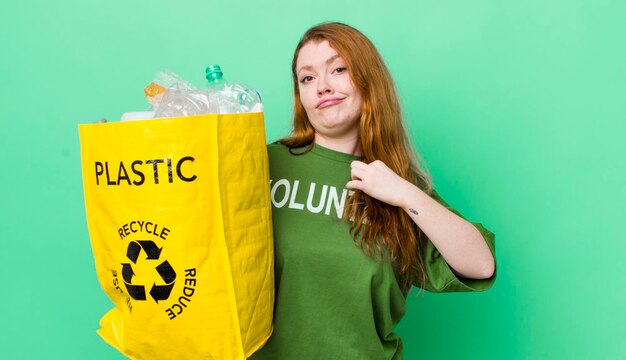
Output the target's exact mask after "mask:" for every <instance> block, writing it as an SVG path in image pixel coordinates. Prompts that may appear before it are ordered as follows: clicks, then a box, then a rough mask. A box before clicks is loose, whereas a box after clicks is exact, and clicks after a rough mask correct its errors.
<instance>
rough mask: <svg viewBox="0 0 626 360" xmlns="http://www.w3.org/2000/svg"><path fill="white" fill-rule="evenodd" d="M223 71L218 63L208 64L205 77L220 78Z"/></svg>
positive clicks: (210, 78) (211, 79)
mask: <svg viewBox="0 0 626 360" xmlns="http://www.w3.org/2000/svg"><path fill="white" fill-rule="evenodd" d="M223 75H224V73H223V72H222V69H221V68H220V66H219V65H209V66H207V67H206V70H205V77H206V79H207V80H208V81H215V80H220V79H221V78H222V76H223Z"/></svg>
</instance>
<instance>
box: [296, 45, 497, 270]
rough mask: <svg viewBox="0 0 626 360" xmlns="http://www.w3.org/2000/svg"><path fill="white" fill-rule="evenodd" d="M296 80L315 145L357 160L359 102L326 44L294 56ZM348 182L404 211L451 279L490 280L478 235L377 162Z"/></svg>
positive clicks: (487, 255) (357, 168) (356, 165)
mask: <svg viewBox="0 0 626 360" xmlns="http://www.w3.org/2000/svg"><path fill="white" fill-rule="evenodd" d="M296 74H297V76H298V82H299V91H300V101H301V102H302V105H303V106H304V108H305V110H306V112H307V116H308V118H309V121H310V122H311V125H312V126H313V128H314V129H315V143H317V144H319V145H321V146H324V147H326V148H329V149H332V150H336V151H340V152H344V153H350V154H355V155H359V154H360V142H359V118H360V113H361V107H362V105H363V101H362V98H361V96H360V94H359V92H358V91H357V90H356V89H355V87H354V84H353V83H352V80H351V79H350V75H349V73H348V71H347V69H346V65H345V62H344V61H343V59H341V57H339V56H338V55H337V53H336V51H335V50H334V49H333V48H332V47H331V46H330V45H329V43H328V42H327V41H322V42H309V43H307V44H305V45H304V46H303V47H302V48H301V49H300V52H299V53H298V59H297V61H296ZM351 177H352V179H351V180H350V181H349V182H348V183H347V184H346V188H348V189H352V190H361V191H363V192H364V193H366V194H367V195H369V196H371V197H373V198H375V199H378V200H380V201H383V202H385V203H387V204H390V205H393V206H398V207H400V208H402V209H403V210H404V211H406V212H407V214H409V216H410V217H411V219H413V221H414V222H415V223H416V224H417V226H419V228H420V229H421V230H422V231H423V232H424V234H426V236H428V238H429V239H430V240H431V241H432V243H433V245H435V247H437V249H438V250H439V252H440V253H441V255H442V256H443V257H444V259H445V260H446V262H447V263H448V265H450V267H451V268H452V270H453V271H454V272H455V273H456V274H457V275H459V276H461V277H464V278H469V279H486V278H489V277H491V276H492V275H493V272H494V269H495V263H494V258H493V255H492V254H491V251H490V250H489V248H488V247H487V244H486V243H485V240H484V239H483V237H482V235H481V234H480V232H479V231H478V230H477V229H476V228H475V227H474V226H473V225H472V224H471V223H469V222H468V221H467V220H465V219H463V218H461V217H460V216H458V215H456V214H454V213H453V212H451V211H450V210H448V209H446V208H445V207H444V206H442V205H441V204H439V203H438V202H437V201H435V200H433V199H432V198H431V197H430V196H428V194H426V193H425V192H423V191H422V190H421V189H419V188H418V187H417V186H415V185H413V184H412V183H410V182H409V181H407V180H405V179H403V178H402V177H400V176H398V175H397V174H396V173H394V172H393V171H392V170H391V169H389V167H387V166H386V165H385V164H384V163H383V162H381V161H379V160H376V161H374V162H372V163H370V164H366V163H364V162H361V161H353V162H352V164H351Z"/></svg>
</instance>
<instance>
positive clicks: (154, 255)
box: [139, 240, 163, 260]
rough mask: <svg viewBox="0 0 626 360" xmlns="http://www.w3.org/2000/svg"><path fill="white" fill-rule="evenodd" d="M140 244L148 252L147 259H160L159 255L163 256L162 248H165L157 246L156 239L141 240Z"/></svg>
mask: <svg viewBox="0 0 626 360" xmlns="http://www.w3.org/2000/svg"><path fill="white" fill-rule="evenodd" d="M139 244H140V245H141V247H142V248H143V251H145V252H146V255H148V257H147V258H146V259H149V260H158V259H159V256H161V250H163V248H160V247H158V246H156V244H155V243H154V241H151V240H139Z"/></svg>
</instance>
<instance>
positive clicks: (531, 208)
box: [0, 0, 626, 359]
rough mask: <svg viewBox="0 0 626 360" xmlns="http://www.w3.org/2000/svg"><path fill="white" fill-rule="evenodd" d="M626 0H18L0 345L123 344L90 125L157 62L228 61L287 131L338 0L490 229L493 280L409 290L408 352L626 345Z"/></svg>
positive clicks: (454, 196)
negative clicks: (316, 33) (95, 216)
mask: <svg viewBox="0 0 626 360" xmlns="http://www.w3.org/2000/svg"><path fill="white" fill-rule="evenodd" d="M625 18H626V5H625V4H624V2H623V1H563V0H556V1H550V2H546V1H537V0H530V1H524V2H507V1H471V2H470V1H419V0H418V1H393V0H389V1H370V0H361V1H358V2H357V1H337V0H335V1H329V0H319V1H315V2H312V1H310V2H303V3H299V2H294V1H292V0H276V1H273V2H269V1H254V2H252V1H251V2H243V1H223V2H216V1H152V2H149V1H128V0H127V1H120V0H111V1H106V2H104V1H102V2H87V1H76V0H58V1H43V0H22V1H11V2H7V3H4V4H3V5H2V10H1V13H0V20H1V21H0V118H1V128H0V167H1V170H0V201H1V203H0V204H1V205H0V210H1V217H0V241H1V246H0V261H1V264H2V271H1V272H0V280H1V284H2V285H1V286H2V290H1V294H2V297H1V300H0V331H1V334H0V358H4V359H87V358H89V359H121V358H123V357H122V356H121V355H119V354H118V353H117V352H116V351H115V350H113V349H112V348H110V347H109V346H108V345H107V344H105V343H104V342H103V341H102V340H101V339H100V338H99V337H98V336H97V335H96V333H95V330H96V328H97V327H98V320H99V318H100V317H101V316H102V315H103V314H104V313H105V312H106V311H107V310H108V309H109V308H110V307H111V302H110V301H109V299H108V298H107V297H106V295H105V294H104V292H103V291H102V290H101V289H100V287H99V284H98V281H97V278H96V273H95V268H94V262H93V257H92V253H91V247H90V243H89V238H88V234H87V226H86V220H85V210H84V203H83V193H82V184H81V168H80V153H79V141H78V132H77V126H76V125H77V124H78V123H90V122H93V121H95V120H97V119H99V118H101V117H105V118H107V119H109V120H114V119H117V118H119V116H120V115H121V114H122V113H123V112H125V111H131V110H135V111H137V110H145V109H147V105H148V103H147V102H146V101H145V99H144V97H143V87H144V86H145V85H147V84H148V83H149V82H150V81H151V79H152V77H153V75H154V74H155V73H156V72H157V71H159V70H162V69H165V68H167V69H171V70H173V71H175V72H177V73H179V74H180V75H181V76H183V77H184V78H186V79H188V80H190V81H192V82H194V83H195V84H196V85H198V86H200V85H202V84H203V77H202V76H203V70H204V67H205V66H206V65H207V64H211V63H219V64H220V65H221V66H222V68H223V69H224V72H225V76H226V78H228V79H230V80H233V81H244V82H246V83H249V84H251V85H252V86H254V87H256V88H258V89H259V90H260V91H261V92H262V94H263V97H264V103H265V109H266V113H265V115H266V116H265V119H266V124H267V136H268V140H275V139H277V138H278V137H279V136H281V135H284V134H286V133H287V132H288V130H289V127H290V124H289V122H290V114H291V110H292V90H291V79H290V61H291V57H292V51H293V49H294V47H295V45H296V43H297V41H298V39H299V37H300V36H301V35H302V33H303V32H304V31H305V30H306V29H307V28H308V27H310V26H312V25H315V24H317V23H319V22H322V21H329V20H334V21H343V22H346V23H349V24H351V25H353V26H355V27H357V28H359V29H361V30H362V31H363V32H364V33H365V34H366V35H367V36H369V37H370V38H371V39H372V41H373V42H374V43H375V45H376V46H377V47H378V49H379V50H380V52H381V54H382V55H383V57H384V59H385V61H386V62H387V65H388V66H389V68H390V70H391V72H392V74H393V75H394V78H395V81H396V85H397V87H398V90H399V93H400V97H401V102H402V105H403V110H404V113H405V115H406V119H407V120H408V125H409V128H410V135H411V138H412V140H413V141H414V144H415V145H416V147H417V148H419V150H420V152H421V153H422V155H423V156H424V158H425V159H426V161H427V163H428V165H429V168H430V171H431V173H432V175H433V177H434V180H435V184H436V187H437V189H438V191H439V192H440V193H441V194H442V196H443V197H444V198H445V199H446V200H447V201H448V202H450V203H451V204H452V205H453V206H455V207H456V208H457V209H458V210H460V211H461V212H462V213H463V214H464V215H465V216H466V217H468V218H470V219H471V220H475V221H480V222H482V223H483V224H484V225H485V226H486V227H488V228H489V229H491V230H492V231H493V232H495V233H496V243H497V260H498V279H497V281H496V283H495V285H494V287H493V288H492V289H491V290H489V291H488V292H485V293H481V294H430V293H425V294H423V295H417V296H416V292H413V293H412V295H411V296H410V298H409V299H408V313H407V315H406V317H405V318H404V319H403V321H402V322H401V324H400V325H399V329H398V330H399V332H400V333H401V334H402V336H403V339H404V343H405V358H406V359H477V358H482V359H592V358H594V359H618V358H622V359H623V358H626V339H625V336H624V334H625V333H626V328H625V324H626V318H625V315H624V314H625V312H624V304H625V301H624V299H625V295H626V292H625V291H624V288H625V285H626V281H625V275H624V274H626V266H625V264H626V261H625V260H624V257H625V256H624V255H625V254H626V245H624V240H625V237H624V230H623V229H624V225H623V224H624V221H623V218H624V216H625V215H626V211H625V210H626V209H625V203H626V192H625V180H626V176H625V175H626V171H625V165H624V164H625V162H624V158H623V156H624V154H626V145H625V144H626V142H625V141H624V136H625V135H626V125H625V122H626V45H625V44H626V25H625V20H624V19H625ZM312 341H315V340H314V339H312Z"/></svg>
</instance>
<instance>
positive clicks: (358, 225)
mask: <svg viewBox="0 0 626 360" xmlns="http://www.w3.org/2000/svg"><path fill="white" fill-rule="evenodd" d="M324 40H326V41H328V43H329V44H330V46H331V47H332V48H333V49H334V50H335V51H337V53H338V54H339V56H340V57H341V58H342V59H343V60H344V61H345V62H346V67H347V68H348V72H349V74H350V78H351V80H352V82H353V84H354V86H355V88H356V89H357V90H358V91H359V93H360V94H361V97H362V100H363V106H362V109H361V118H360V147H361V152H362V160H361V161H363V162H365V163H368V164H369V163H371V162H372V161H374V160H381V161H382V162H384V163H385V164H386V165H387V166H388V167H389V168H390V169H392V170H393V171H394V172H395V173H396V174H398V175H400V176H401V177H403V178H404V179H406V180H408V181H410V182H411V183H413V184H415V185H417V186H418V187H419V188H420V189H422V190H424V191H425V192H427V193H431V192H432V179H431V177H430V176H429V175H428V174H427V173H426V172H425V171H424V170H422V169H421V168H420V166H419V165H418V162H417V160H416V157H415V155H414V154H415V153H414V151H413V150H412V149H411V145H410V143H409V139H408V137H407V134H406V131H405V129H404V125H403V121H402V114H401V111H400V104H399V102H398V97H397V94H396V90H395V86H394V83H393V80H392V78H391V75H390V73H389V70H388V69H387V67H386V66H385V63H384V62H383V60H382V58H381V56H380V54H379V53H378V50H376V47H374V45H373V44H372V42H371V41H370V40H369V39H368V38H367V37H366V36H365V35H363V34H362V33H361V32H360V31H358V30H356V29H354V28H353V27H351V26H348V25H345V24H341V23H325V24H320V25H317V26H315V27H312V28H311V29H309V30H308V31H307V32H306V33H305V34H304V36H303V37H302V39H301V40H300V42H299V43H298V46H297V47H296V50H295V52H294V55H293V61H292V65H291V69H292V75H293V88H294V118H293V132H292V134H291V135H289V136H288V137H285V138H283V139H281V140H280V141H279V142H280V143H281V144H284V145H286V146H287V147H289V148H296V147H301V146H307V147H308V149H310V148H311V147H312V146H313V142H314V138H315V129H314V128H313V126H312V125H311V123H310V121H309V118H308V116H307V114H306V111H305V109H304V107H303V105H302V102H301V101H300V92H299V88H298V77H297V74H296V61H297V59H298V54H299V52H300V49H301V48H302V47H303V46H304V45H305V44H307V43H308V42H310V41H315V42H319V41H324ZM343 217H344V219H350V220H351V221H352V222H351V228H350V231H351V234H352V236H353V238H354V241H355V242H356V243H357V244H358V245H359V246H360V247H361V249H362V250H363V251H364V253H365V254H367V255H369V256H372V255H373V254H379V255H380V254H383V253H386V254H388V256H389V257H390V260H391V261H392V262H393V264H394V266H395V268H396V271H397V272H398V274H399V275H400V282H401V286H402V287H403V288H404V289H405V290H408V289H409V288H410V286H411V284H417V285H419V286H423V285H424V283H425V280H426V274H425V271H424V264H423V256H422V255H423V254H422V250H423V247H424V244H425V237H424V236H423V234H422V233H421V231H420V230H419V228H418V227H417V225H415V223H414V222H413V221H412V220H411V218H410V217H409V216H408V215H407V214H406V213H405V212H404V210H402V209H401V208H398V207H395V206H391V205H388V204H386V203H383V202H381V201H378V200H376V199H374V198H372V197H370V196H368V195H366V194H365V193H363V192H361V191H356V192H355V193H354V194H352V196H350V198H349V199H348V201H347V203H346V206H345V208H344V214H343Z"/></svg>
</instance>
